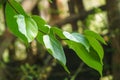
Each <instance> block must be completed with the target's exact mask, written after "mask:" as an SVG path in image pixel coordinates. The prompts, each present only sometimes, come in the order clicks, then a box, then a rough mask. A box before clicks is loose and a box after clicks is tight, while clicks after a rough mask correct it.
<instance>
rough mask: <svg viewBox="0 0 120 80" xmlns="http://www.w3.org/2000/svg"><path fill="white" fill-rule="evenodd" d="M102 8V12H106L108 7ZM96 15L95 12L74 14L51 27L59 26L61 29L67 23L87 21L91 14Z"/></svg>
mask: <svg viewBox="0 0 120 80" xmlns="http://www.w3.org/2000/svg"><path fill="white" fill-rule="evenodd" d="M98 8H100V9H101V10H103V11H105V10H106V6H105V5H104V6H101V7H98ZM93 13H94V10H93V9H92V10H90V11H87V12H85V11H84V12H81V13H80V14H72V15H70V16H68V17H66V18H65V19H63V20H58V21H56V22H54V23H52V24H51V23H50V24H51V25H57V26H58V27H61V26H62V25H64V24H67V23H71V22H74V21H77V20H83V19H85V18H86V17H87V16H88V15H89V14H93Z"/></svg>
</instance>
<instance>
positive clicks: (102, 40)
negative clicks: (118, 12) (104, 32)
mask: <svg viewBox="0 0 120 80" xmlns="http://www.w3.org/2000/svg"><path fill="white" fill-rule="evenodd" d="M84 34H85V35H87V36H92V37H94V38H95V39H97V40H99V41H100V42H102V43H104V44H106V42H105V40H104V39H103V38H102V37H101V36H100V35H99V34H97V33H95V32H93V31H90V30H85V31H84Z"/></svg>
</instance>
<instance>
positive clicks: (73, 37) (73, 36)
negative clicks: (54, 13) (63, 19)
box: [63, 31, 90, 51]
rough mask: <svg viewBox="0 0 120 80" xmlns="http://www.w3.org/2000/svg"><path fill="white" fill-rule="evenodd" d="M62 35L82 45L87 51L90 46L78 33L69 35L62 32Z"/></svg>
mask: <svg viewBox="0 0 120 80" xmlns="http://www.w3.org/2000/svg"><path fill="white" fill-rule="evenodd" d="M63 34H64V36H65V37H66V38H67V39H69V40H71V41H75V42H77V43H80V44H82V45H84V47H85V48H86V49H87V50H88V51H89V48H90V44H89V42H88V40H87V39H86V38H85V37H84V36H83V35H81V34H80V33H71V34H70V33H69V32H66V31H64V32H63Z"/></svg>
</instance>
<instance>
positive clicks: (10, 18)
mask: <svg viewBox="0 0 120 80" xmlns="http://www.w3.org/2000/svg"><path fill="white" fill-rule="evenodd" d="M5 15H6V23H7V27H8V28H9V30H10V31H11V32H12V33H13V34H14V35H15V36H17V37H18V38H20V39H22V40H23V41H24V42H25V43H26V44H27V43H28V41H27V38H26V37H25V36H24V35H23V34H22V33H21V32H19V30H18V25H17V22H16V19H15V18H14V16H15V15H17V13H16V12H15V11H14V9H13V8H12V7H11V6H10V5H9V4H8V3H7V4H6V8H5Z"/></svg>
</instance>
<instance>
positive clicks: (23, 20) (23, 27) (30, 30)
mask: <svg viewBox="0 0 120 80" xmlns="http://www.w3.org/2000/svg"><path fill="white" fill-rule="evenodd" d="M16 18H17V24H18V29H19V31H20V32H21V33H22V34H24V35H25V36H26V38H27V40H28V42H31V41H33V40H34V39H35V37H36V36H37V33H38V27H37V24H36V22H35V21H34V20H33V19H32V18H31V17H28V16H27V17H25V16H23V15H16Z"/></svg>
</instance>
